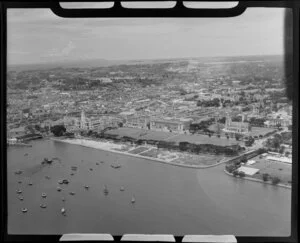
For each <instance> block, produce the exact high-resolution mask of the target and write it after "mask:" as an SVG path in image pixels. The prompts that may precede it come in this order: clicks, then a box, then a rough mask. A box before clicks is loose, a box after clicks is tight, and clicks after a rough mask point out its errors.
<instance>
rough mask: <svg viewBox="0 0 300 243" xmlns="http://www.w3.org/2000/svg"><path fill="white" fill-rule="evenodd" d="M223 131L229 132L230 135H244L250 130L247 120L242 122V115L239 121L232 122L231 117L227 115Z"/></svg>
mask: <svg viewBox="0 0 300 243" xmlns="http://www.w3.org/2000/svg"><path fill="white" fill-rule="evenodd" d="M223 131H224V132H226V133H229V134H231V135H235V134H243V135H246V134H248V133H249V132H250V131H251V127H250V124H249V123H248V122H244V116H243V117H242V121H241V122H233V121H232V120H231V117H230V116H229V115H227V117H226V122H225V128H224V129H223Z"/></svg>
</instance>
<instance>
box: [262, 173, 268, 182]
mask: <svg viewBox="0 0 300 243" xmlns="http://www.w3.org/2000/svg"><path fill="white" fill-rule="evenodd" d="M262 179H263V181H267V180H269V174H268V173H264V174H262Z"/></svg>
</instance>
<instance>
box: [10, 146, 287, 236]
mask: <svg viewBox="0 0 300 243" xmlns="http://www.w3.org/2000/svg"><path fill="white" fill-rule="evenodd" d="M31 144H32V145H33V146H32V147H8V156H7V158H8V162H7V164H8V233H9V234H63V233H111V234H114V235H122V234H124V233H156V234H164V233H169V234H174V235H184V234H234V235H238V236H289V234H290V224H291V221H290V218H291V190H289V189H285V188H278V187H274V186H272V185H264V184H261V183H255V182H251V181H244V180H241V179H237V178H232V177H230V176H228V175H226V174H225V173H224V172H223V169H224V165H220V166H217V167H213V168H209V169H202V170H201V169H200V170H195V169H189V168H181V167H176V166H171V165H166V164H160V163H153V162H151V161H150V160H144V159H141V158H134V157H129V156H125V155H120V154H114V153H110V152H106V151H101V150H97V149H93V148H87V147H82V146H79V145H72V144H67V143H61V142H55V141H50V140H42V141H33V142H31ZM26 153H28V155H26V156H25V154H26ZM45 157H48V158H53V157H58V158H59V159H60V160H61V161H55V162H53V163H52V164H51V165H41V162H42V160H43V159H44V158H45ZM100 161H104V163H100ZM114 163H118V164H120V165H121V168H120V169H114V168H112V167H111V166H110V165H111V164H114ZM72 166H77V170H76V171H73V170H72V169H71V167H72ZM17 170H22V171H23V173H22V174H21V175H15V174H14V172H15V171H17ZM71 173H73V174H74V175H71ZM61 179H68V180H69V181H70V183H69V184H67V185H59V184H58V180H61ZM19 181H21V182H22V183H21V184H19V183H18V182H19ZM29 181H31V182H32V183H33V185H28V182H29ZM104 185H106V186H107V189H108V191H109V193H108V194H107V195H105V194H104V193H103V187H104ZM58 186H60V187H61V188H62V190H61V191H57V187H58ZM85 186H89V188H88V189H86V188H85ZM121 186H124V191H121V190H120V188H121ZM18 189H21V190H22V195H23V197H24V200H23V201H20V200H19V199H18V194H17V193H16V190H18ZM70 192H75V195H70V194H69V193H70ZM42 193H46V194H47V197H46V198H42V196H41V195H42ZM133 195H134V198H135V203H134V204H133V203H131V199H132V197H133ZM63 197H64V198H65V201H62V198H63ZM40 204H46V205H47V208H41V207H40ZM23 207H26V208H27V209H28V211H27V212H26V213H23V212H22V211H21V209H22V208H23ZM62 207H64V208H65V209H66V216H64V215H62V214H61V208H62Z"/></svg>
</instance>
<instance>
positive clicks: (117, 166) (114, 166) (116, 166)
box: [111, 165, 121, 169]
mask: <svg viewBox="0 0 300 243" xmlns="http://www.w3.org/2000/svg"><path fill="white" fill-rule="evenodd" d="M111 167H112V168H114V169H119V168H121V165H111Z"/></svg>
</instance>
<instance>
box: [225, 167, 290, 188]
mask: <svg viewBox="0 0 300 243" xmlns="http://www.w3.org/2000/svg"><path fill="white" fill-rule="evenodd" d="M224 172H225V174H227V175H229V176H231V177H234V178H239V179H244V180H248V181H254V182H259V183H262V184H266V185H271V186H278V187H282V188H286V189H292V186H288V185H284V184H280V183H278V184H276V185H273V184H272V183H271V182H269V181H263V180H259V179H256V178H252V177H249V176H245V177H243V178H241V177H235V176H233V174H232V173H229V172H228V171H226V170H225V169H224Z"/></svg>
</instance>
